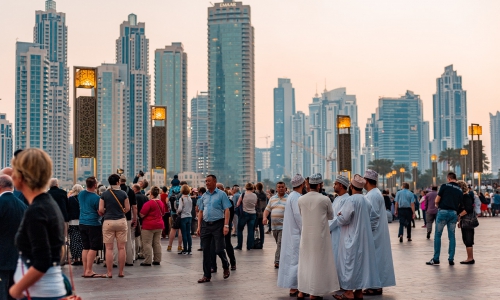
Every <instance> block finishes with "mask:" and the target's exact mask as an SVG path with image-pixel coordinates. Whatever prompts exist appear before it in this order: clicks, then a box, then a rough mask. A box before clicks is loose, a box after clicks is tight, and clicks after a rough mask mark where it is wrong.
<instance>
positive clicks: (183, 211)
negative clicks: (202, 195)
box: [177, 184, 193, 255]
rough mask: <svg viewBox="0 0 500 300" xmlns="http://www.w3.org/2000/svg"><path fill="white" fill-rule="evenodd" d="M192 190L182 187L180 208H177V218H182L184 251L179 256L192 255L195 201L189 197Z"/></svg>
mask: <svg viewBox="0 0 500 300" xmlns="http://www.w3.org/2000/svg"><path fill="white" fill-rule="evenodd" d="M189 194H191V188H190V187H189V186H188V185H187V184H184V185H182V186H181V195H182V196H181V198H180V199H179V207H178V208H177V217H179V216H180V217H181V233H182V245H183V250H182V251H179V253H177V254H184V255H192V254H193V253H192V252H191V246H192V244H193V240H192V238H191V222H192V220H193V216H192V215H191V210H192V209H193V200H192V199H191V197H190V196H189Z"/></svg>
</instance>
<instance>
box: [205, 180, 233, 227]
mask: <svg viewBox="0 0 500 300" xmlns="http://www.w3.org/2000/svg"><path fill="white" fill-rule="evenodd" d="M230 207H231V202H230V201H229V198H228V197H227V195H226V193H225V192H223V191H221V190H219V189H217V188H216V189H215V190H214V191H213V193H210V191H206V193H205V194H203V196H201V199H200V200H199V201H198V209H199V210H201V211H203V221H205V222H215V221H218V220H220V219H224V211H225V210H226V209H228V208H230Z"/></svg>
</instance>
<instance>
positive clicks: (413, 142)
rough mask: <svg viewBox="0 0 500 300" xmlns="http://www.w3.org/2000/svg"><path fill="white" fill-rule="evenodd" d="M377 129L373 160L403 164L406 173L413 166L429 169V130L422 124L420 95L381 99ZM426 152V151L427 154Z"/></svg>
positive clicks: (410, 94) (377, 115)
mask: <svg viewBox="0 0 500 300" xmlns="http://www.w3.org/2000/svg"><path fill="white" fill-rule="evenodd" d="M378 104H379V106H378V108H377V113H376V129H375V130H374V131H375V132H377V133H378V134H377V135H375V137H376V139H375V141H374V142H373V145H376V148H375V153H376V154H375V157H376V158H378V159H381V158H385V159H390V160H393V161H394V164H398V165H399V164H404V165H406V167H407V168H408V169H409V168H410V167H411V163H412V162H417V163H418V165H419V166H423V167H425V166H426V164H427V165H428V161H429V155H428V149H429V140H428V139H427V140H426V138H428V136H429V133H428V132H427V133H425V130H429V126H428V123H427V124H425V123H426V122H424V120H423V108H422V100H421V99H420V96H419V95H415V94H414V93H413V92H412V91H407V92H406V93H405V95H404V96H401V97H399V98H388V97H382V98H379V100H378ZM426 149H427V151H426Z"/></svg>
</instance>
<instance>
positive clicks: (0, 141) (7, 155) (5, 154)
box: [0, 114, 14, 169]
mask: <svg viewBox="0 0 500 300" xmlns="http://www.w3.org/2000/svg"><path fill="white" fill-rule="evenodd" d="M13 154H14V149H13V148H12V123H10V122H9V121H8V120H7V115H6V114H0V168H2V169H3V168H5V167H8V166H10V161H11V160H12V156H13Z"/></svg>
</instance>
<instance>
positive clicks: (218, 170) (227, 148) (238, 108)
mask: <svg viewBox="0 0 500 300" xmlns="http://www.w3.org/2000/svg"><path fill="white" fill-rule="evenodd" d="M207 42H208V89H209V90H208V120H209V123H208V128H209V129H208V131H209V146H208V151H209V159H210V162H209V170H210V172H213V173H214V175H216V176H217V177H218V179H219V181H221V182H222V183H224V184H226V185H227V184H235V183H239V184H243V183H245V182H251V181H255V99H254V79H255V75H254V28H253V26H252V24H251V10H250V6H249V5H243V4H242V3H241V2H234V1H232V0H224V2H222V3H215V5H214V6H212V7H209V8H208V41H207Z"/></svg>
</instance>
